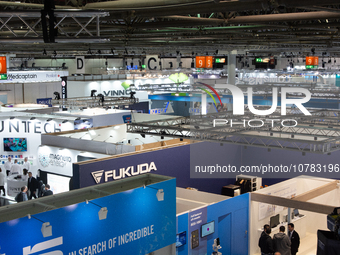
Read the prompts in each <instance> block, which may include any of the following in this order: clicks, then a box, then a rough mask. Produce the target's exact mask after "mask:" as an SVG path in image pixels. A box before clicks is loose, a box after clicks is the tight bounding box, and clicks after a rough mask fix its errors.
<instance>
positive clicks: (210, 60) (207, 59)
mask: <svg viewBox="0 0 340 255" xmlns="http://www.w3.org/2000/svg"><path fill="white" fill-rule="evenodd" d="M205 68H213V57H211V56H208V57H205Z"/></svg>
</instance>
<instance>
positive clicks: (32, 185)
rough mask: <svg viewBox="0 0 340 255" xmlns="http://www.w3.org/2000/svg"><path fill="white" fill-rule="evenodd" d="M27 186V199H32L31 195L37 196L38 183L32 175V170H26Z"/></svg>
mask: <svg viewBox="0 0 340 255" xmlns="http://www.w3.org/2000/svg"><path fill="white" fill-rule="evenodd" d="M27 187H28V190H29V191H30V194H29V197H28V199H32V197H34V198H37V196H36V192H37V188H38V187H39V183H38V181H37V179H35V178H34V177H33V176H32V172H28V179H27Z"/></svg>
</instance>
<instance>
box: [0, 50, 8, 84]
mask: <svg viewBox="0 0 340 255" xmlns="http://www.w3.org/2000/svg"><path fill="white" fill-rule="evenodd" d="M6 61H7V60H6V57H5V56H0V80H7V62H6Z"/></svg>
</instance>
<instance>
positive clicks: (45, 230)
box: [27, 214, 52, 237]
mask: <svg viewBox="0 0 340 255" xmlns="http://www.w3.org/2000/svg"><path fill="white" fill-rule="evenodd" d="M27 217H28V219H31V218H33V219H36V220H38V221H40V222H42V223H43V224H42V227H41V233H42V235H43V237H49V236H52V226H51V225H50V223H49V222H44V221H42V220H40V219H38V218H36V217H34V216H32V215H30V214H28V215H27Z"/></svg>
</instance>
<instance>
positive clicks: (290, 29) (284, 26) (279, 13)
mask: <svg viewBox="0 0 340 255" xmlns="http://www.w3.org/2000/svg"><path fill="white" fill-rule="evenodd" d="M54 2H55V4H59V5H57V6H55V9H54V10H53V12H54V16H55V23H54V29H57V30H58V35H56V36H55V41H54V39H53V38H54V37H53V36H52V37H51V38H52V40H50V41H49V42H58V44H53V46H50V47H53V50H56V51H70V50H71V49H72V48H74V45H72V44H73V43H79V45H77V47H76V48H77V50H79V51H85V50H86V48H87V49H88V48H95V49H96V50H99V49H100V50H110V49H112V48H117V50H121V49H123V50H124V48H128V49H129V48H134V47H144V51H146V52H147V53H148V54H152V53H155V54H159V53H160V52H164V49H165V48H169V49H171V51H176V50H186V48H189V51H191V50H195V51H197V50H199V49H200V48H202V46H204V47H208V48H209V47H210V48H215V50H216V49H220V50H222V49H230V50H233V49H239V50H256V49H253V48H254V47H256V46H257V47H259V48H258V49H257V50H258V51H260V52H261V51H263V52H266V51H267V50H268V51H271V52H273V53H275V54H279V53H280V51H282V50H284V49H287V50H291V49H296V50H299V51H305V48H306V47H315V48H316V53H318V52H319V51H320V52H321V51H324V50H325V49H326V50H327V49H332V50H333V52H338V51H339V48H338V47H339V46H340V45H338V44H340V37H339V35H338V27H339V25H338V23H339V22H338V21H339V18H340V11H339V3H338V0H324V1H322V3H321V4H320V1H318V0H300V1H295V0H280V1H269V2H268V1H264V0H260V1H254V0H247V1H221V2H218V3H216V1H212V0H211V1H187V0H186V1H181V0H174V1H155V3H153V4H151V3H148V2H147V1H146V2H145V1H144V2H133V3H132V2H131V1H95V0H92V1H79V0H67V1H54ZM43 3H45V1H41V0H36V1H34V0H31V1H29V3H28V2H24V3H18V2H14V1H1V2H0V8H2V10H3V11H2V12H0V18H1V20H0V26H1V28H2V29H0V42H2V45H1V47H0V48H1V52H4V53H5V52H6V51H7V52H9V51H11V50H17V51H19V52H21V53H22V54H24V53H25V54H30V55H32V54H39V55H41V54H42V53H41V52H39V53H38V52H34V51H36V50H39V49H41V45H37V44H34V43H40V42H43V40H42V39H43V34H44V33H43V32H42V30H43V29H42V27H43V25H42V24H41V20H40V19H41V12H40V11H41V10H42V9H43V8H45V7H44V4H43ZM70 8H78V9H75V10H71V11H69V10H66V9H70ZM63 9H64V10H63ZM9 10H12V11H9ZM28 10H30V11H31V12H30V14H27V15H28V16H27V15H26V16H27V17H26V16H25V15H24V14H23V13H25V12H28ZM90 10H93V11H90ZM95 10H97V11H95ZM102 10H104V11H102ZM63 12H64V14H63ZM34 13H35V14H34ZM84 13H89V16H86V15H85V16H81V15H84ZM90 13H92V14H90ZM96 13H97V14H96ZM6 15H7V16H6ZM34 15H35V17H33V16H34ZM50 30H51V29H50ZM44 41H45V42H48V41H47V40H46V39H44ZM15 43H20V44H19V45H13V44H15ZM23 45H24V47H22V46H23ZM45 47H46V48H49V46H46V44H45V45H44V48H45ZM260 47H264V48H260ZM332 47H333V48H332ZM301 49H303V50H301ZM32 52H34V53H32ZM73 54H74V55H76V54H77V51H76V50H75V51H73Z"/></svg>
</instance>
